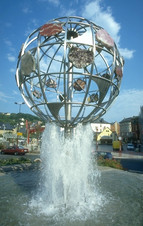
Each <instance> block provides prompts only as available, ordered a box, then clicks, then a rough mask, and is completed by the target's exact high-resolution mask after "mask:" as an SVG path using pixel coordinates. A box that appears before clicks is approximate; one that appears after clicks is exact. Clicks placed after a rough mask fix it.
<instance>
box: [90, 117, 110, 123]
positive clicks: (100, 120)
mask: <svg viewBox="0 0 143 226" xmlns="http://www.w3.org/2000/svg"><path fill="white" fill-rule="evenodd" d="M94 123H100V124H110V123H109V122H107V121H105V120H104V119H103V118H98V119H97V120H96V121H94Z"/></svg>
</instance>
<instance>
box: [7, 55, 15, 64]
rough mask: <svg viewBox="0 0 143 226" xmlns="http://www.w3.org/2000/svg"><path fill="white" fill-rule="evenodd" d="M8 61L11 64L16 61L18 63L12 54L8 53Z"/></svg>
mask: <svg viewBox="0 0 143 226" xmlns="http://www.w3.org/2000/svg"><path fill="white" fill-rule="evenodd" d="M7 59H8V61H10V62H15V61H16V57H15V56H13V55H12V54H11V53H8V54H7Z"/></svg>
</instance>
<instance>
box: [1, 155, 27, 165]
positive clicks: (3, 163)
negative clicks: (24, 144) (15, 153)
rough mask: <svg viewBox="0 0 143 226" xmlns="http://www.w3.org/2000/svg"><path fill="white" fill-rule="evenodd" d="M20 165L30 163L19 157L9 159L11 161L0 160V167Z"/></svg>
mask: <svg viewBox="0 0 143 226" xmlns="http://www.w3.org/2000/svg"><path fill="white" fill-rule="evenodd" d="M22 163H31V160H30V159H27V158H24V157H21V158H11V159H0V166H7V165H14V164H22Z"/></svg>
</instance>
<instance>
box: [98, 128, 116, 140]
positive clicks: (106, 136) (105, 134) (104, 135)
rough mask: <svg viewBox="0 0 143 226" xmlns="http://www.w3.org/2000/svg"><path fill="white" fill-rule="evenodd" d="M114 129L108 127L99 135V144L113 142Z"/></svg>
mask: <svg viewBox="0 0 143 226" xmlns="http://www.w3.org/2000/svg"><path fill="white" fill-rule="evenodd" d="M112 141H113V137H112V131H111V130H110V129H109V128H108V127H107V128H105V129H104V130H103V131H102V132H101V133H99V134H98V135H97V142H98V143H99V144H112Z"/></svg>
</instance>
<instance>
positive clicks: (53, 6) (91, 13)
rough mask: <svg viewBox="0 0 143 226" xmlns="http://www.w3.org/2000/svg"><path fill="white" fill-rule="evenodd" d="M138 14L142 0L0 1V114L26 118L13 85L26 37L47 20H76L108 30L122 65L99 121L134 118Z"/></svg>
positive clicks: (139, 67)
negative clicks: (110, 100) (112, 97)
mask: <svg viewBox="0 0 143 226" xmlns="http://www.w3.org/2000/svg"><path fill="white" fill-rule="evenodd" d="M142 12H143V1H142V0H132V1H130V0H125V1H120V0H68V1H66V0H22V1H20V0H15V1H12V0H1V1H0V112H3V113H7V112H9V113H18V112H19V110H21V112H22V113H30V114H32V111H31V110H30V109H29V108H28V106H27V105H26V104H23V105H20V103H22V102H23V99H22V97H21V94H20V92H19V89H18V87H17V84H16V80H15V72H16V66H17V58H18V55H19V51H20V49H21V45H22V43H24V42H25V41H26V38H27V37H28V35H29V34H30V33H31V32H32V31H34V30H35V29H37V28H38V27H40V26H41V25H43V24H45V23H46V22H47V21H49V20H51V19H55V18H58V17H62V16H80V17H84V18H86V19H89V20H90V21H92V22H94V23H95V24H97V25H99V26H101V27H103V28H104V29H105V30H106V31H108V33H109V34H110V35H111V37H112V38H113V39H114V41H115V43H116V45H117V47H118V49H119V51H120V54H121V55H122V56H123V57H124V60H125V65H124V70H123V79H122V83H121V89H120V94H119V96H118V97H117V98H116V100H115V101H114V102H113V104H112V105H111V107H110V109H109V110H108V111H107V113H106V114H105V115H104V116H103V118H104V119H105V120H106V121H108V122H114V121H117V122H120V121H121V120H123V119H124V118H128V117H132V116H137V115H139V113H140V107H141V106H143V62H142V60H143V58H142V53H143V43H142V39H143V29H142V21H143V14H142ZM15 102H17V103H18V104H15ZM20 106H21V109H20Z"/></svg>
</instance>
